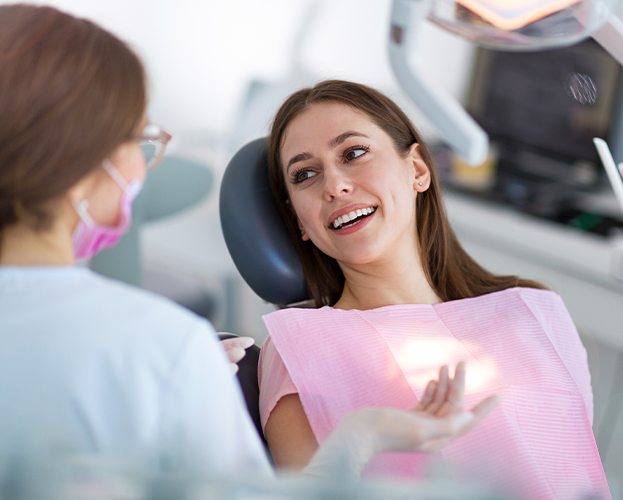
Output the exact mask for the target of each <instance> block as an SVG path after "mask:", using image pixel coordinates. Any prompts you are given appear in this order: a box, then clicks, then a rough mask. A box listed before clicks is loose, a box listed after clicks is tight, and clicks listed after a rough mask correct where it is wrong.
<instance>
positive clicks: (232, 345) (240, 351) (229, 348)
mask: <svg viewBox="0 0 623 500" xmlns="http://www.w3.org/2000/svg"><path fill="white" fill-rule="evenodd" d="M218 333H219V334H225V333H227V332H218ZM220 342H221V346H222V347H223V349H224V350H225V354H226V355H227V359H228V360H229V362H230V363H231V366H232V370H233V372H234V373H237V372H238V362H239V361H240V360H241V359H242V358H244V355H245V352H246V351H245V349H248V348H249V347H251V346H252V345H253V344H254V343H255V340H254V339H253V338H251V337H233V338H231V339H225V340H221V341H220Z"/></svg>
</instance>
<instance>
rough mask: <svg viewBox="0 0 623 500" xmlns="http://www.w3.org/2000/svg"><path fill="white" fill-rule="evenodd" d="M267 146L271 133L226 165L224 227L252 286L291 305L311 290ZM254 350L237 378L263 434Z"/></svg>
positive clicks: (229, 246) (277, 301)
mask: <svg viewBox="0 0 623 500" xmlns="http://www.w3.org/2000/svg"><path fill="white" fill-rule="evenodd" d="M266 146H267V142H266V138H260V139H256V140H254V141H251V142H250V143H248V144H247V145H245V146H243V147H242V148H241V149H240V150H239V151H238V152H237V153H236V154H235V155H234V157H233V158H232V159H231V160H230V162H229V164H228V165H227V168H226V169H225V173H224V175H223V180H222V183H221V191H220V200H219V212H220V218H221V228H222V230H223V236H224V237H225V243H226V244H227V249H228V250H229V253H230V255H231V257H232V259H233V261H234V263H235V264H236V267H237V269H238V271H239V272H240V274H241V275H242V278H243V279H244V280H245V281H246V283H247V284H248V285H249V286H250V287H251V289H252V290H253V291H254V292H255V293H256V294H257V295H259V296H260V297H261V298H262V299H264V300H265V301H267V302H269V303H271V304H277V305H286V304H292V303H296V302H301V301H304V300H306V299H308V293H307V289H306V286H305V278H304V276H303V268H302V267H301V264H300V261H299V258H298V256H297V254H296V250H295V249H294V246H293V245H292V243H291V242H290V239H289V236H288V234H287V232H286V229H285V226H284V224H283V222H282V220H281V217H280V215H279V212H278V211H277V208H276V207H275V205H274V203H273V200H272V198H271V194H270V189H269V187H268V177H267V157H266ZM253 349H254V348H253V347H251V350H247V355H246V356H245V357H244V358H243V359H242V361H241V362H240V363H239V372H238V380H239V382H240V385H241V387H242V392H243V394H244V397H245V400H246V403H247V407H248V409H249V413H250V415H251V418H252V419H253V421H254V424H255V426H256V428H257V429H258V433H259V434H260V436H261V437H262V439H264V437H263V433H262V430H261V429H262V428H261V424H260V418H259V406H258V402H259V387H258V380H257V363H258V359H259V349H258V350H257V351H255V350H253ZM255 349H257V348H255Z"/></svg>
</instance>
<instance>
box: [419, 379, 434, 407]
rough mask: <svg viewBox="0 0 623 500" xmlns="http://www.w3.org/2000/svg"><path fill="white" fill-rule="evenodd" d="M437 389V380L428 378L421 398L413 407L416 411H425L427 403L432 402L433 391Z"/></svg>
mask: <svg viewBox="0 0 623 500" xmlns="http://www.w3.org/2000/svg"><path fill="white" fill-rule="evenodd" d="M436 390H437V381H435V380H429V381H428V384H426V389H424V394H422V399H420V402H419V403H418V404H417V406H416V407H415V409H416V410H417V411H426V408H427V407H428V405H429V404H431V403H432V401H433V398H434V396H435V391H436Z"/></svg>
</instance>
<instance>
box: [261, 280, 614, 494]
mask: <svg viewBox="0 0 623 500" xmlns="http://www.w3.org/2000/svg"><path fill="white" fill-rule="evenodd" d="M264 322H265V323H266V326H267V328H268V331H269V333H270V339H269V341H268V342H267V344H266V345H265V347H264V349H263V350H264V353H263V355H262V359H261V362H260V410H261V412H262V422H263V424H265V423H266V420H267V419H268V416H269V414H270V412H271V411H272V409H273V408H274V406H275V404H276V403H277V402H278V400H279V398H280V397H282V396H283V395H285V394H287V393H294V392H297V393H298V394H299V397H300V399H301V402H302V404H303V408H304V409H305V413H306V415H307V418H308V419H309V423H310V425H311V427H312V430H313V432H314V434H315V436H316V439H317V440H318V442H322V441H323V440H324V439H326V437H327V436H328V434H329V433H330V432H331V431H332V429H334V428H335V426H336V425H337V423H338V422H339V420H340V419H341V418H342V417H343V416H344V415H345V414H346V413H348V412H349V411H350V410H352V409H354V408H359V407H370V406H389V407H395V408H403V409H408V408H412V407H414V406H415V405H416V404H417V402H418V400H419V398H420V397H421V396H422V393H423V390H424V388H425V386H426V383H427V382H428V380H430V379H431V378H436V376H437V372H438V369H439V367H440V366H441V365H442V364H448V365H449V366H451V367H454V366H455V364H456V363H457V362H458V361H460V360H464V361H466V362H467V388H466V406H467V407H468V408H469V407H471V406H472V405H474V404H475V403H476V402H478V401H480V400H481V399H482V398H483V397H485V396H487V395H490V394H493V393H496V394H499V395H500V396H501V404H500V405H499V406H498V408H496V409H495V410H494V411H493V413H492V414H490V415H488V416H487V417H486V419H485V420H484V421H483V422H482V423H481V424H480V425H479V426H477V427H476V428H474V429H473V430H472V431H470V432H469V433H467V434H466V435H465V436H463V437H461V438H459V439H457V440H455V441H453V442H452V443H450V444H449V445H448V446H446V447H445V448H444V449H443V450H442V452H440V455H441V456H442V457H443V458H444V459H445V460H446V461H447V462H448V463H449V464H450V465H451V467H452V470H454V471H455V472H456V474H457V475H458V476H459V477H466V478H467V479H469V480H478V479H480V480H484V481H487V482H488V483H489V484H492V485H496V486H499V487H502V488H505V489H506V491H509V492H511V493H512V494H513V495H519V496H520V498H561V499H572V498H582V497H584V496H585V495H586V496H588V495H594V496H591V498H595V497H596V498H610V493H609V491H608V485H607V483H606V479H605V475H604V472H603V467H602V465H601V460H600V458H599V453H598V451H597V446H596V444H595V439H594V437H593V433H592V429H591V425H592V408H593V400H592V392H591V386H590V375H589V372H588V365H587V360H586V351H585V350H584V347H583V346H582V343H581V342H580V339H579V336H578V334H577V331H576V330H575V327H574V325H573V322H572V320H571V318H570V317H569V314H568V312H567V310H566V309H565V306H564V304H563V303H562V300H561V299H560V297H559V296H558V295H556V294H555V293H552V292H549V291H542V290H534V289H528V288H512V289H508V290H504V291H501V292H495V293H491V294H487V295H483V296H480V297H475V298H471V299H462V300H454V301H450V302H445V303H440V304H435V305H427V304H406V305H394V306H386V307H380V308H378V309H372V310H367V311H359V310H350V311H344V310H340V309H333V308H330V307H323V308H320V309H284V310H280V311H277V312H274V313H271V314H268V315H266V316H264ZM271 341H272V343H271ZM275 349H276V351H275ZM432 458H434V457H433V456H432V455H429V454H419V453H412V454H385V455H381V456H379V457H377V458H376V459H375V460H374V461H372V462H371V464H369V465H368V467H367V469H366V473H368V474H379V473H385V474H393V475H401V476H409V477H412V478H413V477H418V476H421V475H422V474H424V473H425V472H426V470H427V467H428V466H429V465H430V461H431V459H432ZM437 458H438V457H437Z"/></svg>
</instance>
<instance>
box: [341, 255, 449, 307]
mask: <svg viewBox="0 0 623 500" xmlns="http://www.w3.org/2000/svg"><path fill="white" fill-rule="evenodd" d="M405 253H406V252H405ZM341 267H342V271H343V272H344V277H345V279H346V280H345V284H344V290H343V291H342V295H341V297H340V299H339V300H338V301H337V303H336V304H335V307H336V308H338V309H362V310H365V309H374V308H377V307H382V306H388V305H394V304H436V303H438V302H440V301H441V300H440V298H439V296H438V295H437V294H436V293H435V290H434V289H433V287H432V286H431V285H430V283H429V282H428V280H427V279H426V274H425V273H424V269H423V267H422V264H421V262H420V259H419V256H418V254H417V252H413V251H409V252H408V255H405V256H403V257H402V258H401V257H400V256H397V255H393V256H392V258H388V259H386V260H385V261H383V262H376V263H374V264H367V265H363V266H346V265H342V266H341Z"/></svg>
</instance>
